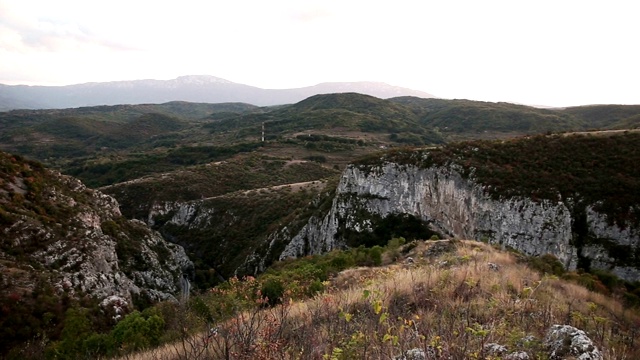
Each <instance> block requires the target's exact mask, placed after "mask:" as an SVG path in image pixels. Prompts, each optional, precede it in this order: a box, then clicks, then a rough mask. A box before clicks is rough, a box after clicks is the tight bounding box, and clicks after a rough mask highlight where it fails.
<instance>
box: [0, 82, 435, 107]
mask: <svg viewBox="0 0 640 360" xmlns="http://www.w3.org/2000/svg"><path fill="white" fill-rule="evenodd" d="M343 92H357V93H362V94H366V95H372V96H375V97H378V98H382V99H387V98H391V97H397V96H415V97H421V98H431V97H433V95H431V94H428V93H425V92H422V91H418V90H412V89H407V88H402V87H398V86H392V85H388V84H385V83H381V82H364V81H363V82H332V83H321V84H318V85H314V86H308V87H302V88H295V89H262V88H259V87H255V86H249V85H244V84H238V83H234V82H231V81H228V80H225V79H221V78H218V77H215V76H208V75H189V76H181V77H178V78H176V79H172V80H132V81H113V82H93V83H85V84H75V85H67V86H27V85H2V84H0V111H8V110H13V109H62V108H72V107H82V106H95V105H119V104H149V103H155V104H157V103H165V102H170V101H189V102H205V103H222V102H243V103H249V104H253V105H258V106H269V105H282V104H291V103H296V102H298V101H301V100H303V99H305V98H308V97H310V96H313V95H317V94H326V93H343Z"/></svg>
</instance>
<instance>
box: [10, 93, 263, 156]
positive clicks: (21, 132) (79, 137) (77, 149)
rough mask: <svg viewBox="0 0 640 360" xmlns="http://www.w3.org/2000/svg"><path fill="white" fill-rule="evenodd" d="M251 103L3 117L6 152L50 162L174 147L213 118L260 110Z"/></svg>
mask: <svg viewBox="0 0 640 360" xmlns="http://www.w3.org/2000/svg"><path fill="white" fill-rule="evenodd" d="M256 109H258V108H257V107H255V106H252V105H247V104H197V103H193V104H191V103H184V102H172V103H166V104H158V105H152V104H150V105H118V106H98V107H88V108H78V109H63V110H31V111H28V110H16V111H11V112H5V113H0V130H2V132H1V134H2V135H0V141H1V146H2V149H4V150H6V151H13V152H19V153H20V154H22V155H25V156H30V157H32V158H36V159H38V160H41V161H47V162H48V163H49V164H55V163H56V162H63V160H69V159H73V158H78V157H86V156H97V155H103V154H105V153H107V154H108V153H113V151H117V150H130V149H140V148H147V149H153V148H157V147H166V146H174V145H176V144H179V143H180V140H181V138H182V137H184V135H180V134H179V132H180V131H182V130H186V129H191V128H197V127H198V122H199V121H200V119H201V118H203V117H206V116H209V115H211V114H220V113H224V114H227V115H228V114H240V113H243V112H247V111H249V112H250V111H256Z"/></svg>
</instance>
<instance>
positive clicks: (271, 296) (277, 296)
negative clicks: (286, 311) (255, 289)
mask: <svg viewBox="0 0 640 360" xmlns="http://www.w3.org/2000/svg"><path fill="white" fill-rule="evenodd" d="M284 289H285V288H284V284H283V283H282V281H281V280H279V279H274V278H271V279H267V280H266V281H265V282H264V283H263V284H262V288H261V292H262V296H264V297H265V298H266V299H267V301H268V303H269V305H272V306H273V305H275V304H279V303H280V302H281V301H282V296H283V295H284Z"/></svg>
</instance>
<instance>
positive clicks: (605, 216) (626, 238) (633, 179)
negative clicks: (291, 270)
mask: <svg viewBox="0 0 640 360" xmlns="http://www.w3.org/2000/svg"><path fill="white" fill-rule="evenodd" d="M639 140H640V134H638V133H628V134H619V135H611V134H609V133H602V134H598V135H587V136H585V135H570V136H569V135H567V136H562V135H554V136H535V137H530V138H522V139H515V140H509V141H474V142H464V143H458V144H448V145H446V146H444V147H441V148H438V149H429V150H422V151H394V152H390V153H388V154H387V156H384V157H382V158H381V157H371V158H369V159H364V160H363V161H361V162H360V163H357V164H356V165H354V166H351V167H349V168H347V170H348V171H345V174H344V175H343V177H342V179H343V180H344V181H343V182H342V183H341V185H340V188H339V189H340V191H339V192H338V196H337V198H338V200H340V199H342V202H339V204H340V207H339V209H340V211H341V212H338V211H337V210H336V209H333V208H332V212H331V213H330V214H329V215H327V216H328V217H331V216H333V217H335V216H338V215H339V214H342V213H345V212H347V211H349V212H351V213H353V212H354V211H355V209H360V208H363V209H364V210H367V211H368V212H369V213H372V214H375V215H377V216H380V215H383V216H386V214H388V213H396V212H399V213H407V214H410V215H415V216H418V217H420V218H422V219H424V220H427V221H432V222H433V223H434V224H436V225H437V226H440V227H442V228H443V229H444V230H445V232H446V233H450V234H455V236H459V237H465V238H474V239H478V240H480V239H486V240H487V241H490V242H492V243H497V244H502V245H505V246H510V247H513V248H516V249H519V250H521V251H523V252H525V253H527V254H529V255H543V254H545V253H552V254H554V255H555V256H557V257H558V258H560V259H561V260H562V261H563V263H564V265H565V266H567V267H568V268H574V267H578V268H581V269H583V270H594V271H611V272H613V273H614V274H616V275H617V276H619V277H621V278H623V279H626V280H628V281H637V280H638V279H640V272H639V269H640V266H639V265H640V262H639V259H640V242H639V241H640V240H639V239H640V226H639V225H640V221H639V217H638V214H639V213H640V198H639V197H638V192H637V188H638V186H639V185H640V172H638V167H637V166H636V165H635V164H638V163H639V162H640V152H639V149H638V146H637V144H638V141H639ZM407 165H409V166H407ZM411 165H414V166H411ZM381 184H385V185H386V186H387V187H381ZM349 196H350V197H351V198H355V199H356V200H358V201H352V200H350V197H349ZM334 208H336V206H334ZM365 214H366V212H365ZM368 219H370V217H367V216H362V215H359V216H358V217H357V218H356V220H357V221H358V222H357V224H363V223H364V222H365V221H368ZM347 220H349V219H347ZM338 221H340V220H339V219H338ZM351 221H352V222H353V220H351ZM353 226H355V225H352V227H353ZM370 227H373V225H372V226H370ZM334 232H335V230H334ZM331 235H332V234H326V235H325V236H324V237H322V238H320V240H321V241H328V240H326V239H327V238H329V239H331ZM339 240H341V239H339ZM331 241H334V240H333V239H331ZM334 242H335V241H334ZM338 243H339V242H338ZM299 247H300V246H299V245H295V246H294V244H293V243H292V249H293V250H295V253H299V252H300V251H299V250H297V249H299ZM293 250H292V251H293Z"/></svg>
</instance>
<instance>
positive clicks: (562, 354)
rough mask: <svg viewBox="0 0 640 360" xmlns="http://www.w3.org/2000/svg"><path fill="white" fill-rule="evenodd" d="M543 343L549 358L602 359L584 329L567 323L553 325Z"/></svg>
mask: <svg viewBox="0 0 640 360" xmlns="http://www.w3.org/2000/svg"><path fill="white" fill-rule="evenodd" d="M544 345H545V347H547V349H548V350H549V359H580V360H602V358H603V357H602V353H601V352H600V350H598V348H597V347H596V346H595V345H594V344H593V341H591V339H589V337H588V336H587V334H585V333H584V331H582V330H579V329H576V328H574V327H573V326H569V325H553V326H552V327H551V328H550V329H549V331H548V332H547V336H546V338H545V340H544Z"/></svg>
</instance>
